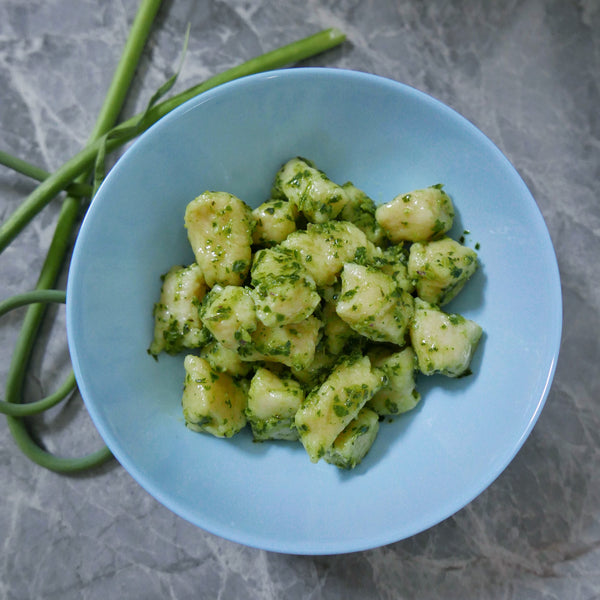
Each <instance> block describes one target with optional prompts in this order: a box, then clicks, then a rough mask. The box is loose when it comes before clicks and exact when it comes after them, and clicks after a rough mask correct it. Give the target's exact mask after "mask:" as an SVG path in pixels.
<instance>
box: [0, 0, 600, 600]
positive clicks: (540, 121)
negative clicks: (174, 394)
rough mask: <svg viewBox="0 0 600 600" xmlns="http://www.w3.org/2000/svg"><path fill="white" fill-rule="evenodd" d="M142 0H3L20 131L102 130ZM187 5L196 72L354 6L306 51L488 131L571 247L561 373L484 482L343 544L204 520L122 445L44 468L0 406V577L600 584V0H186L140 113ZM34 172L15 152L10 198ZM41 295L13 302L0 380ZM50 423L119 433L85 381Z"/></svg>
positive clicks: (45, 155)
mask: <svg viewBox="0 0 600 600" xmlns="http://www.w3.org/2000/svg"><path fill="white" fill-rule="evenodd" d="M136 9H137V2H136V0H45V1H41V0H2V1H0V149H1V150H5V151H8V152H11V153H12V154H15V155H17V156H21V157H23V158H26V159H27V160H29V161H30V162H33V163H35V164H37V165H39V166H41V167H43V168H45V169H46V170H49V171H52V170H53V169H56V168H58V167H59V166H60V165H61V164H62V163H63V162H64V161H65V160H67V159H68V158H70V157H71V156H72V155H73V154H75V153H76V152H77V151H78V150H79V149H80V148H81V146H82V145H83V144H85V142H86V140H87V137H88V135H89V133H90V131H91V130H92V127H93V124H94V120H95V117H96V114H97V112H98V110H99V108H100V105H101V103H102V100H103V97H104V93H105V90H106V89H107V86H108V84H109V82H110V79H111V77H112V73H113V70H114V68H115V65H116V63H117V61H118V59H119V56H120V53H121V50H122V47H123V44H124V42H125V39H126V37H127V34H128V31H129V26H130V24H131V22H132V19H133V17H134V15H135V12H136ZM188 22H189V23H191V38H190V43H189V50H188V53H187V58H186V62H185V66H184V69H183V71H182V73H181V76H180V80H179V82H178V83H177V90H182V89H184V88H185V87H188V86H189V85H191V84H192V83H195V82H197V81H199V80H202V79H204V78H206V77H208V76H210V75H211V74H214V73H216V72H219V71H221V70H223V69H225V68H227V67H230V66H233V65H235V64H238V63H239V62H242V61H243V60H246V59H248V58H251V57H253V56H255V55H257V54H260V53H261V52H264V51H267V50H270V49H273V48H275V47H277V46H279V45H281V44H284V43H287V42H291V41H293V40H294V39H296V38H299V37H303V36H305V35H309V34H311V33H314V32H316V31H317V30H319V29H322V28H325V27H332V26H335V27H339V28H340V29H342V30H343V31H344V32H346V33H347V35H348V41H347V42H346V43H345V44H344V45H343V46H342V47H340V48H337V49H334V50H332V51H330V52H328V53H326V54H323V55H321V56H319V57H317V58H314V59H311V60H310V61H307V63H306V64H310V65H315V66H331V67H343V68H349V69H357V70H362V71H368V72H371V73H376V74H379V75H382V76H385V77H389V78H392V79H395V80H397V81H401V82H404V83H406V84H409V85H411V86H413V87H415V88H417V89H419V90H422V91H424V92H427V93H429V94H431V95H433V96H434V97H436V98H438V99H439V100H441V101H443V102H445V103H447V104H449V105H450V106H451V107H453V108H454V109H456V110H457V111H458V112H460V113H461V114H462V115H464V116H465V117H466V118H468V119H469V120H471V121H472V122H473V123H475V125H477V126H478V127H479V128H480V129H481V130H482V131H483V132H484V133H485V134H487V135H488V136H489V137H490V138H491V139H492V140H493V141H494V142H495V143H496V144H497V145H498V146H499V148H500V149H501V150H502V151H503V152H504V153H505V154H506V155H507V156H508V158H509V159H510V160H511V161H512V163H513V164H514V165H515V167H516V168H517V170H518V171H519V173H520V174H521V175H522V177H523V178H524V180H525V182H526V183H527V185H528V186H529V188H530V190H531V192H532V193H533V196H534V197H535V199H536V201H537V203H538V205H539V207H540V209H541V211H542V213H543V215H544V218H545V220H546V223H547V225H548V228H549V230H550V234H551V237H552V240H553V243H554V245H555V248H556V252H557V256H558V262H559V266H560V270H561V277H562V290H563V301H564V329H563V341H562V348H561V354H560V359H559V363H558V367H557V371H556V377H555V380H554V385H553V387H552V390H551V392H550V395H549V397H548V400H547V404H546V407H545V409H544V411H543V412H542V415H541V417H540V419H539V421H538V423H537V425H536V426H535V428H534V430H533V433H532V434H531V436H530V437H529V439H528V440H527V442H526V443H525V445H524V446H523V448H522V449H521V451H520V452H519V453H518V455H517V456H516V458H515V459H514V460H513V462H512V463H511V464H510V465H509V467H508V468H507V469H506V470H505V471H504V473H502V475H501V476H500V477H499V478H498V479H497V480H496V481H495V482H494V483H493V484H492V485H491V486H490V487H489V488H488V489H487V490H486V491H485V492H484V493H482V494H481V495H480V496H479V497H478V498H477V499H475V500H474V501H473V502H472V503H471V504H469V505H468V506H467V507H465V508H464V509H463V510H461V511H460V512H458V513H457V514H456V515H454V516H452V517H451V518H449V519H447V520H446V521H444V522H443V523H441V524H439V525H437V526H435V527H433V528H432V529H430V530H428V531H425V532H423V533H421V534H419V535H416V536H415V537H413V538H411V539H406V540H403V541H400V542H398V543H395V544H392V545H389V546H386V547H383V548H378V549H374V550H370V551H366V552H360V553H355V554H348V555H340V556H321V557H310V556H304V557H298V556H288V555H279V554H273V553H269V552H265V551H261V550H256V549H251V548H246V547H244V546H240V545H237V544H235V543H232V542H229V541H226V540H223V539H220V538H218V537H215V536H213V535H211V534H208V533H206V532H203V531H202V530H199V529H197V528H195V527H193V526H190V525H189V524H187V523H186V522H184V521H183V520H182V519H180V518H179V517H177V516H175V515H174V514H172V513H171V512H169V511H168V510H167V509H166V508H164V507H163V506H162V505H160V504H159V503H158V502H156V501H155V500H154V499H153V498H151V497H150V496H149V495H148V494H147V493H146V492H145V491H143V490H142V489H141V487H140V486H139V485H138V484H137V483H136V482H135V481H134V480H133V479H132V478H131V477H130V476H129V475H128V474H127V472H125V471H124V469H123V468H121V467H120V466H119V465H118V464H116V463H115V462H109V463H108V464H106V465H104V466H103V467H101V468H98V469H96V470H94V471H91V472H89V473H85V474H80V475H70V476H66V475H58V474H56V473H53V472H50V471H47V470H45V469H43V468H41V467H38V466H36V465H34V464H33V463H31V462H30V461H29V460H28V459H27V458H26V457H25V456H24V455H23V454H21V452H20V451H19V450H18V449H17V447H16V446H15V444H14V442H13V440H12V437H11V435H10V432H9V429H8V427H7V424H6V421H5V419H4V418H2V417H1V416H0V481H1V482H2V484H1V485H2V487H1V490H2V491H1V494H0V598H3V599H4V598H6V599H11V600H12V599H28V600H29V599H34V598H35V599H37V598H44V599H53V598H57V599H58V598H60V599H61V600H67V599H71V598H72V599H93V598H102V599H104V598H144V599H145V600H148V599H154V598H156V599H165V598H177V599H184V598H207V599H209V598H210V599H216V598H219V599H221V600H228V599H241V598H243V599H246V598H248V599H254V598H256V599H261V600H267V599H274V598H286V599H291V600H294V599H296V598H298V599H299V598H303V599H304V598H306V599H309V598H310V599H312V600H325V599H329V598H332V599H333V598H339V599H342V598H343V599H345V600H346V599H354V598H356V599H359V598H360V599H364V598H381V599H392V598H406V599H408V598H410V599H413V598H414V599H417V598H418V599H421V598H432V599H433V598H444V599H454V598H456V599H459V598H460V599H471V598H473V599H478V600H484V599H498V600H500V599H503V600H508V599H542V598H544V599H561V600H562V599H565V600H566V599H569V600H592V599H593V598H596V599H597V598H600V567H599V565H600V448H599V440H600V433H599V432H600V404H599V399H600V375H599V369H598V365H599V364H600V343H599V341H598V340H599V339H600V311H599V309H600V261H599V260H598V259H599V257H600V200H599V196H598V182H599V181H600V109H599V106H600V34H599V32H600V3H598V2H597V0H578V1H576V0H506V1H505V2H488V1H487V0H452V1H451V2H447V1H445V0H430V1H429V2H419V1H417V0H405V1H392V0H381V1H380V0H325V1H318V0H307V1H306V2H297V1H293V0H263V1H260V0H213V1H209V0H197V1H194V0H177V1H175V0H172V1H169V2H164V3H163V5H162V7H161V9H160V12H159V15H158V18H157V22H156V27H155V29H154V31H153V33H152V35H151V38H150V41H149V43H148V46H147V48H146V50H145V52H144V55H143V57H142V60H141V64H140V67H139V70H138V72H137V75H136V78H135V81H134V84H133V87H132V90H131V94H130V96H129V99H128V101H127V105H126V107H125V110H124V114H125V116H129V115H131V114H134V113H135V112H137V111H138V110H139V109H141V107H142V106H143V105H145V103H146V102H147V100H148V98H149V96H150V95H151V93H152V92H153V91H154V90H155V89H156V88H157V87H158V86H159V85H160V84H161V83H162V82H163V81H164V80H165V79H166V77H167V76H168V75H169V74H170V73H171V72H172V69H173V68H174V67H175V66H176V64H177V60H178V55H179V53H180V50H181V47H182V39H183V36H184V32H185V28H186V25H187V23H188ZM32 189H33V183H32V182H31V181H30V180H29V179H27V178H26V177H24V176H22V175H18V174H15V173H14V172H12V171H10V170H8V169H6V168H4V167H0V219H1V220H2V221H4V219H6V218H7V216H8V215H9V214H11V212H12V211H13V210H14V209H15V207H16V206H17V205H18V204H19V202H20V201H21V200H22V199H23V198H24V197H25V196H26V195H27V194H28V193H29V192H30V191H31V190H32ZM59 208H60V201H57V202H54V203H52V204H51V205H49V206H48V207H47V208H46V209H44V211H43V212H42V213H41V214H39V215H38V216H37V217H36V218H35V220H34V221H33V222H32V223H31V224H30V225H29V226H28V227H27V228H26V229H25V230H24V231H23V233H22V235H21V236H19V238H18V239H17V240H15V241H14V242H13V243H12V244H11V245H10V246H9V247H8V248H7V249H6V250H5V251H4V252H3V253H2V254H1V255H0V300H1V299H4V298H6V297H8V296H9V295H11V294H15V293H19V292H23V291H27V290H29V289H31V288H33V287H34V285H35V282H36V279H37V276H38V273H39V271H40V268H41V265H42V263H43V260H44V257H45V253H46V249H47V246H48V243H49V241H50V239H51V236H52V233H53V228H54V223H55V221H56V216H57V214H58V210H59ZM65 279H66V275H65V274H63V275H62V278H61V281H60V282H59V284H58V285H59V286H64V284H65ZM540 292H541V293H543V290H540ZM50 316H51V317H53V319H51V320H50V321H48V322H47V323H46V324H45V326H44V328H43V331H42V336H41V338H40V339H41V344H40V346H39V347H38V348H37V349H36V352H35V353H34V356H33V359H32V364H31V368H30V370H29V373H28V376H27V379H26V386H25V395H26V398H27V399H34V398H39V397H41V396H43V395H45V394H48V393H49V392H50V391H52V390H54V389H56V386H57V385H58V384H59V383H60V381H61V380H62V378H63V377H64V375H65V373H67V372H68V369H69V358H68V350H67V346H66V335H65V331H64V309H63V308H60V307H53V308H52V309H51V311H50ZM22 317H23V311H22V310H19V311H15V312H11V313H9V314H8V315H6V316H5V317H3V318H2V322H1V324H0V383H2V384H3V383H4V381H5V380H6V375H7V371H8V366H9V363H10V358H11V355H12V351H13V346H14V343H15V340H16V337H17V332H18V330H19V327H20V323H21V319H22ZM507 376H510V375H509V374H507ZM32 428H33V430H34V431H35V433H36V435H37V436H38V437H39V438H40V439H41V440H42V441H43V443H44V444H45V446H46V447H47V448H49V449H50V450H51V451H53V452H57V453H60V454H63V455H76V454H81V453H85V452H88V451H90V450H93V449H95V448H97V447H99V445H100V443H101V440H100V438H99V436H98V434H97V433H96V432H95V430H94V428H93V425H92V424H91V422H90V420H89V417H88V416H87V413H86V411H85V409H84V408H83V405H82V403H81V401H80V399H78V398H77V397H74V398H73V399H71V400H70V401H69V402H68V403H66V404H64V405H61V406H60V407H57V408H55V409H52V410H51V411H49V412H48V413H46V414H44V415H43V416H42V417H37V418H35V419H33V420H32Z"/></svg>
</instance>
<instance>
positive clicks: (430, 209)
mask: <svg viewBox="0 0 600 600" xmlns="http://www.w3.org/2000/svg"><path fill="white" fill-rule="evenodd" d="M375 218H376V219H377V222H378V223H379V225H381V227H383V229H384V230H385V232H386V234H387V236H388V237H389V239H390V240H391V241H392V242H393V243H398V242H402V241H404V240H406V241H409V242H422V241H423V240H429V239H432V238H435V237H439V236H440V235H442V234H444V233H446V232H447V231H448V230H449V229H450V228H451V227H452V223H453V221H454V206H453V204H452V200H451V199H450V196H448V194H446V192H444V190H443V189H442V186H441V185H433V186H431V187H428V188H423V189H419V190H414V191H412V192H409V193H408V194H400V195H398V196H396V197H395V198H394V199H393V200H392V201H391V202H388V203H386V204H383V205H382V206H379V207H378V208H377V211H376V212H375Z"/></svg>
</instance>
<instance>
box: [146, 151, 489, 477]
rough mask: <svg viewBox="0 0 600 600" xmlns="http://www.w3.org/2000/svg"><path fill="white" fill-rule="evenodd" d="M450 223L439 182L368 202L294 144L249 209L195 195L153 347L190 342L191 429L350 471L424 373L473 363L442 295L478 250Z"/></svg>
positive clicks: (473, 262) (168, 348) (450, 210)
mask: <svg viewBox="0 0 600 600" xmlns="http://www.w3.org/2000/svg"><path fill="white" fill-rule="evenodd" d="M453 222H454V206H453V203H452V200H451V199H450V196H449V195H448V194H447V193H446V192H445V191H444V190H443V186H441V185H433V186H430V187H426V188H422V189H418V190H414V191H411V192H408V193H402V194H398V195H397V196H396V197H394V198H393V199H392V200H390V201H389V202H387V203H384V204H381V205H379V206H376V204H375V202H374V201H373V200H372V199H371V198H370V197H369V196H368V195H367V194H366V193H365V192H364V191H362V190H360V189H359V188H358V187H356V186H355V185H354V184H353V183H351V182H346V183H344V184H342V185H339V184H337V183H335V182H334V181H332V180H331V179H330V178H329V177H328V176H327V175H326V174H325V173H324V172H323V171H321V170H319V169H318V168H317V166H316V165H315V164H314V163H313V162H311V161H310V160H307V159H305V158H300V157H295V158H292V159H291V160H289V161H287V162H286V163H285V164H284V165H282V166H281V168H280V169H279V170H278V171H277V172H276V173H275V175H274V180H273V184H272V189H271V194H270V197H268V198H267V199H266V200H265V201H264V202H263V203H262V204H261V205H259V206H258V207H257V208H255V209H254V210H252V209H251V208H250V207H249V206H248V205H247V204H246V203H245V202H244V201H243V200H241V199H240V198H238V197H236V196H234V195H232V194H230V193H227V192H223V191H206V192H204V193H202V194H200V196H198V197H197V198H195V199H193V200H191V202H190V203H189V204H188V205H187V207H186V210H185V215H184V224H185V227H186V229H187V235H188V240H189V242H190V246H191V249H192V251H193V254H194V258H195V262H194V263H193V264H191V265H189V266H181V265H178V266H175V267H173V268H172V269H170V270H169V272H168V273H166V274H165V275H164V276H163V282H162V287H161V291H160V299H159V301H158V302H157V303H156V304H155V306H154V313H153V314H154V338H153V340H152V343H151V345H150V348H149V350H148V351H149V353H150V354H151V355H153V356H154V357H155V358H156V357H157V356H158V355H159V354H160V353H161V352H166V353H169V354H178V353H183V352H185V357H184V370H185V380H184V388H183V395H182V409H183V416H184V419H185V423H186V425H187V427H188V428H189V429H191V430H193V431H197V432H202V433H205V434H206V433H208V434H211V435H214V436H216V437H231V436H233V435H236V434H238V433H239V432H240V431H242V430H243V429H245V428H247V429H249V430H250V432H251V435H252V436H253V438H254V440H256V441H257V442H263V441H265V440H282V441H284V442H296V443H299V444H300V446H301V447H303V448H304V450H305V452H306V454H307V455H308V459H309V460H310V461H311V462H317V461H319V460H321V459H322V460H324V461H325V462H326V463H329V464H331V465H334V466H336V467H338V468H341V469H353V468H355V467H356V466H357V465H358V464H360V463H361V461H362V460H363V459H364V457H365V456H366V455H367V454H368V452H369V449H370V448H371V446H372V444H373V443H374V442H375V440H376V438H377V435H378V432H379V430H380V426H381V425H380V424H381V422H382V421H383V420H390V419H391V418H392V417H397V416H401V415H403V414H405V413H408V412H410V411H412V410H413V409H414V408H415V407H416V406H417V405H418V404H419V403H421V402H422V398H421V395H420V394H419V392H418V376H419V375H420V374H421V375H425V376H430V375H443V376H446V377H453V378H455V377H461V376H463V375H465V374H468V373H469V372H470V364H471V361H472V358H473V355H474V353H475V351H476V349H477V347H478V344H479V341H480V339H481V337H482V335H483V330H482V328H481V327H480V326H479V325H478V324H477V323H475V322H474V321H471V320H469V319H466V318H464V317H463V316H461V315H459V314H452V313H447V312H444V310H443V309H442V307H443V306H445V305H446V304H448V303H449V302H450V301H451V300H452V299H453V298H455V297H456V296H457V295H458V294H459V292H460V291H461V290H462V289H463V287H464V286H465V285H466V284H467V282H468V280H469V279H470V278H471V277H472V276H473V274H474V273H475V272H476V270H477V268H478V266H479V262H478V255H477V253H476V252H475V250H473V249H471V248H468V247H467V246H465V245H464V244H463V243H461V242H458V241H456V240H454V239H452V238H451V237H450V236H449V231H450V229H451V228H452V225H453ZM400 418H401V417H400Z"/></svg>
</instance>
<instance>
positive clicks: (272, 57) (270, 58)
mask: <svg viewBox="0 0 600 600" xmlns="http://www.w3.org/2000/svg"><path fill="white" fill-rule="evenodd" d="M345 39H346V37H345V35H344V34H343V33H342V32H341V31H339V30H337V29H325V30H323V31H320V32H319V33H316V34H315V35H312V36H309V37H307V38H304V39H301V40H298V41H296V42H293V43H291V44H288V45H287V46H283V47H281V48H278V49H277V50H273V51H271V52H267V53H266V54H263V55H261V56H258V57H256V58H253V59H251V60H249V61H247V62H245V63H243V64H241V65H238V66H236V67H233V68H232V69H229V70H227V71H224V72H223V73H221V74H219V75H215V76H214V77H211V78H210V79H208V80H206V81H205V82H203V83H201V84H199V85H196V86H194V87H192V88H190V89H188V90H186V91H184V92H181V93H180V94H177V95H176V96H173V97H172V98H170V99H168V100H165V101H163V102H161V103H159V104H156V105H155V106H154V107H153V108H152V109H150V111H148V112H147V113H146V116H145V118H144V123H143V127H144V128H147V127H150V125H152V124H153V123H155V122H156V121H158V120H159V119H161V118H162V117H164V116H165V115H166V114H167V113H169V112H170V111H171V110H173V109H174V108H176V107H177V106H179V105H180V104H182V103H183V102H186V101H187V100H189V99H191V98H193V97H194V96H197V95H198V94H200V93H202V92H205V91H206V90H209V89H211V88H214V87H216V86H218V85H221V84H223V83H226V82H228V81H232V80H233V79H237V78H239V77H244V76H246V75H252V74H254V73H259V72H263V71H270V70H273V69H278V68H282V67H284V66H287V65H289V64H292V63H296V62H299V61H301V60H304V59H306V58H309V57H311V56H314V55H316V54H319V53H321V52H324V51H326V50H329V49H330V48H333V47H335V46H337V45H339V44H341V43H342V42H343V41H344V40H345ZM140 116H141V115H136V116H134V117H131V118H130V119H128V120H127V121H125V122H123V123H121V124H120V125H118V126H117V127H116V128H115V129H114V130H113V131H121V132H124V131H125V130H128V129H129V130H132V131H131V133H130V134H129V135H128V136H120V137H119V139H116V140H109V141H108V143H107V151H112V150H115V149H116V148H117V147H119V146H121V145H123V144H125V143H126V142H127V141H129V140H131V139H133V138H134V137H136V135H139V133H140V131H139V130H136V125H137V124H138V122H139V119H140ZM134 130H136V131H134ZM100 146H101V141H97V142H93V143H90V144H88V145H87V146H86V147H85V148H84V149H83V150H82V151H81V152H79V153H78V154H76V155H75V156H73V157H72V158H71V159H70V160H68V161H67V162H65V163H64V164H63V165H62V167H60V168H59V169H58V170H57V171H55V172H54V173H53V174H52V176H50V177H49V178H48V179H45V180H44V181H43V182H42V183H41V184H40V185H39V186H38V187H37V188H36V189H35V190H34V191H33V192H32V193H31V194H30V195H29V196H28V197H27V198H26V199H25V200H24V201H23V203H22V204H21V205H20V206H19V207H18V208H17V209H16V210H15V211H14V212H13V214H12V215H11V216H10V217H9V218H8V219H7V220H6V221H5V222H4V223H3V224H2V226H1V227H0V253H1V252H2V251H3V250H4V249H5V248H6V247H7V246H8V245H9V244H10V242H11V241H12V240H13V239H14V238H15V237H16V236H17V235H18V234H19V232H20V231H21V230H22V229H23V228H24V227H25V225H27V223H28V222H29V221H30V220H31V219H32V218H33V217H34V216H35V215H36V214H37V213H38V212H39V211H40V210H42V208H44V206H46V205H47V204H48V203H49V202H50V201H51V200H52V198H54V197H55V196H56V194H58V193H59V192H60V191H61V190H62V189H63V188H64V187H65V186H67V185H68V184H69V183H71V182H72V181H73V180H74V179H75V178H76V177H77V176H78V175H80V174H81V173H84V172H85V171H86V170H87V169H89V168H90V167H91V166H92V164H93V162H94V159H95V157H96V154H97V152H98V149H99V148H100Z"/></svg>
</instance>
